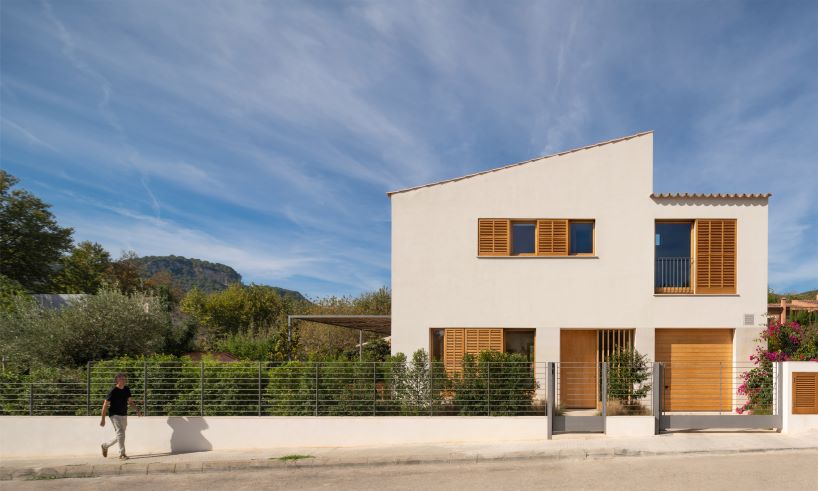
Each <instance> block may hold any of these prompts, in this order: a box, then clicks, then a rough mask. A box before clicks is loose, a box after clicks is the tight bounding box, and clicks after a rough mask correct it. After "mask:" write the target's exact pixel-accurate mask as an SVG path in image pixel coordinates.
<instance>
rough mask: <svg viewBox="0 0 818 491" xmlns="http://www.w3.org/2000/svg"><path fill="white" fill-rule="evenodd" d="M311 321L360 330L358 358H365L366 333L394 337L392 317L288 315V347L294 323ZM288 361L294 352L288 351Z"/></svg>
mask: <svg viewBox="0 0 818 491" xmlns="http://www.w3.org/2000/svg"><path fill="white" fill-rule="evenodd" d="M294 321H309V322H315V323H318V324H326V325H329V326H338V327H344V328H347V329H357V330H358V358H359V359H362V358H363V345H364V331H367V332H374V333H376V334H380V335H381V336H391V335H392V316H391V315H288V316H287V346H288V347H289V346H291V343H292V338H293V322H294ZM287 356H288V359H292V352H291V351H290V350H289V349H288V354H287Z"/></svg>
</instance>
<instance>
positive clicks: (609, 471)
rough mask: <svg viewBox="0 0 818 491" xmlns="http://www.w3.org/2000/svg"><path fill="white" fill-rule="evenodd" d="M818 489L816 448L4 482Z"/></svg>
mask: <svg viewBox="0 0 818 491" xmlns="http://www.w3.org/2000/svg"><path fill="white" fill-rule="evenodd" d="M544 488H549V489H595V490H596V489H630V490H633V489H644V490H655V489H684V490H686V491H691V490H698V489H729V490H732V491H735V490H742V491H744V490H752V489H775V490H776V491H778V490H783V489H797V490H807V489H818V452H816V451H799V452H776V453H766V454H744V455H740V454H739V455H726V456H715V455H702V456H682V457H679V456H676V457H629V458H616V459H609V460H595V461H571V460H569V461H550V460H529V461H505V462H496V463H479V464H434V465H399V466H381V467H355V468H346V469H345V468H337V467H318V468H315V467H314V468H307V467H303V468H290V469H276V470H260V471H247V472H220V473H204V474H164V475H162V474H157V475H149V476H129V477H124V476H123V477H105V478H88V479H57V480H50V481H47V480H43V481H5V482H0V489H3V490H7V489H8V490H17V489H21V490H29V489H36V490H39V489H60V490H63V489H68V490H73V489H89V490H110V489H128V490H142V489H145V490H147V489H150V490H153V489H168V490H174V491H183V490H194V491H201V490H202V489H208V490H214V489H230V490H231V491H236V490H241V489H253V490H258V489H323V490H325V489H332V490H336V489H356V490H358V489H361V490H369V489H371V490H379V491H380V490H389V489H422V490H424V491H427V490H436V489H446V490H451V489H468V490H469V491H473V490H479V489H513V490H515V491H517V490H520V489H544Z"/></svg>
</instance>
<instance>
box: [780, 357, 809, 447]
mask: <svg viewBox="0 0 818 491" xmlns="http://www.w3.org/2000/svg"><path fill="white" fill-rule="evenodd" d="M793 372H812V373H816V372H818V363H816V362H814V361H787V362H784V384H783V385H784V387H783V389H784V391H783V392H784V393H783V394H782V396H783V398H784V404H783V406H784V407H783V409H784V410H783V415H784V421H783V422H782V428H781V433H802V432H806V431H812V430H818V414H792V374H793Z"/></svg>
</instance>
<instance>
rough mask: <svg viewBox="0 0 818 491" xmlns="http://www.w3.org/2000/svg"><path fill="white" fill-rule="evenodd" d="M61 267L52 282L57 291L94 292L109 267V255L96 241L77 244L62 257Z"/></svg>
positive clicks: (101, 282) (100, 284)
mask: <svg viewBox="0 0 818 491" xmlns="http://www.w3.org/2000/svg"><path fill="white" fill-rule="evenodd" d="M61 263H62V269H61V270H60V271H59V272H58V273H57V274H55V275H54V278H53V280H52V283H53V285H54V290H55V291H57V292H59V293H96V292H97V291H98V290H99V289H100V287H101V286H102V284H103V282H104V280H105V274H106V273H107V272H108V270H109V269H110V267H111V255H110V254H108V251H106V250H105V248H103V247H102V246H101V245H99V244H97V243H96V242H89V241H84V242H80V243H79V244H77V245H76V246H75V247H74V248H73V249H72V250H71V253H70V254H69V255H67V256H65V257H63V258H62V261H61Z"/></svg>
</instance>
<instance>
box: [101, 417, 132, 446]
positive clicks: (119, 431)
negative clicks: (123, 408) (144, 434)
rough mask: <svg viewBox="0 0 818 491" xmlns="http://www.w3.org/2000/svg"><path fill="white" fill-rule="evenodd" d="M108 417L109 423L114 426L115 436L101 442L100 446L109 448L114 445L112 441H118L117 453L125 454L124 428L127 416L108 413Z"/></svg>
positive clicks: (126, 424)
mask: <svg viewBox="0 0 818 491" xmlns="http://www.w3.org/2000/svg"><path fill="white" fill-rule="evenodd" d="M110 418H111V425H113V427H114V431H115V432H116V436H115V437H114V439H113V440H111V441H110V442H108V443H103V444H102V446H103V447H105V448H110V447H113V446H114V443H119V455H125V428H127V427H128V417H127V416H118V415H116V414H112V415H110Z"/></svg>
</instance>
